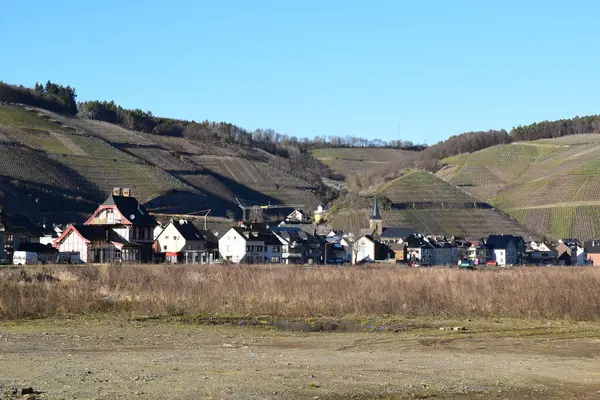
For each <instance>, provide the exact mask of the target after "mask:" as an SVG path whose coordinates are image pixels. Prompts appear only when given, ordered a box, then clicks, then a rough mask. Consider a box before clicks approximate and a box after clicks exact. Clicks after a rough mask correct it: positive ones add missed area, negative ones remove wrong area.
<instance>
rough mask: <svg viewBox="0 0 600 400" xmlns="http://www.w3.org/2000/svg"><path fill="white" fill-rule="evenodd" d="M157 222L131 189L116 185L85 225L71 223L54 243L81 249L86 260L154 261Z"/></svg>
mask: <svg viewBox="0 0 600 400" xmlns="http://www.w3.org/2000/svg"><path fill="white" fill-rule="evenodd" d="M156 225H157V223H156V220H155V219H154V217H152V216H151V215H150V214H148V212H147V211H146V209H145V208H144V207H143V206H142V205H141V204H140V203H139V202H138V201H137V200H136V199H135V198H134V197H131V192H130V191H129V189H123V190H121V189H120V188H115V189H114V190H113V194H112V195H110V196H109V197H108V199H106V201H105V202H104V203H103V204H101V205H100V206H99V207H98V209H97V210H96V211H95V212H94V213H93V214H92V216H91V217H90V218H89V219H88V220H87V221H86V222H85V224H84V225H71V226H69V227H68V228H67V229H65V231H64V232H63V233H62V235H61V236H60V237H59V238H58V239H56V240H54V242H53V246H54V247H55V248H57V249H59V251H60V252H65V251H66V252H75V251H79V252H81V260H82V261H84V262H96V263H104V262H113V261H131V262H151V261H153V249H152V244H153V242H154V237H153V231H154V228H155V227H156ZM85 227H89V229H87V228H85Z"/></svg>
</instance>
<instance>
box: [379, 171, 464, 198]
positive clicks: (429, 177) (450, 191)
mask: <svg viewBox="0 0 600 400" xmlns="http://www.w3.org/2000/svg"><path fill="white" fill-rule="evenodd" d="M377 192H378V193H379V194H382V195H384V196H386V197H387V198H389V199H390V200H391V201H392V202H393V203H394V204H396V203H412V202H435V203H440V202H449V203H472V202H474V198H473V197H471V196H469V195H468V194H466V193H465V192H463V191H462V190H460V189H458V188H457V187H455V186H453V185H451V184H448V183H447V182H444V181H443V180H441V179H440V178H438V177H436V176H435V175H433V174H431V173H429V172H426V171H409V172H407V173H406V174H405V175H403V176H401V177H399V178H396V179H394V180H392V181H390V182H387V183H385V184H384V185H383V186H382V187H381V188H380V189H379V190H378V191H377Z"/></svg>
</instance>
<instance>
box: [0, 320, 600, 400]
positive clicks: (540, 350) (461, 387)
mask: <svg viewBox="0 0 600 400" xmlns="http://www.w3.org/2000/svg"><path fill="white" fill-rule="evenodd" d="M454 327H456V328H460V330H456V331H455V330H452V328H454ZM440 328H449V329H440ZM599 334H600V324H597V323H584V322H580V323H575V322H556V321H553V322H540V321H529V320H504V319H503V320H495V319H486V320H473V321H469V320H453V321H444V320H433V319H420V320H403V321H398V320H397V321H393V322H387V323H386V322H382V323H379V324H376V325H374V326H373V327H372V331H359V332H339V331H337V332H294V331H287V330H284V329H281V328H274V327H269V326H262V327H249V326H237V325H233V324H222V325H209V324H206V323H189V322H187V323H186V322H184V320H183V319H175V318H169V319H141V320H140V319H130V318H127V317H124V316H120V317H111V316H102V317H89V316H87V317H73V318H67V317H59V318H45V319H37V320H19V321H11V322H1V323H0V389H1V390H0V398H2V399H4V398H23V396H22V395H21V391H22V389H28V388H30V387H31V388H32V389H33V392H34V393H33V394H29V395H27V394H26V395H25V396H24V398H39V399H128V398H138V399H167V398H173V399H199V398H200V399H201V398H214V399H221V398H225V399H342V398H355V399H370V398H382V399H388V398H389V399H411V398H441V399H565V398H570V399H597V398H600V358H599V356H600V339H599ZM25 392H26V393H27V390H26V391H25ZM13 393H15V394H13Z"/></svg>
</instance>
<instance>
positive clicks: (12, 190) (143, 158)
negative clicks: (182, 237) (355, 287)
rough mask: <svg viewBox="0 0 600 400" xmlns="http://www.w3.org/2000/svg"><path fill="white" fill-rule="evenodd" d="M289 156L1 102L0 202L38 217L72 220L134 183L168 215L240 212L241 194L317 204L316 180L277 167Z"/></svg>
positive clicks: (254, 198) (145, 199) (156, 208)
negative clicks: (140, 130) (143, 130)
mask: <svg viewBox="0 0 600 400" xmlns="http://www.w3.org/2000/svg"><path fill="white" fill-rule="evenodd" d="M284 162H285V160H282V159H281V157H278V156H276V155H273V154H269V153H268V152H266V151H264V150H260V149H255V148H252V147H249V146H240V145H235V146H233V145H232V146H218V145H215V144H206V143H202V142H199V141H194V140H190V139H186V138H183V137H168V136H161V135H153V134H148V133H141V132H135V131H131V130H128V129H125V128H122V127H120V126H117V125H114V124H110V123H107V122H102V121H96V120H90V119H86V118H79V117H71V116H65V115H61V114H55V113H52V112H49V111H45V110H41V109H36V108H31V107H21V106H8V105H0V202H1V203H3V204H5V207H6V208H7V210H14V211H22V212H27V213H28V214H31V215H32V217H34V218H35V219H38V220H39V219H42V218H44V219H49V220H52V221H53V222H69V221H72V220H74V219H76V218H77V217H78V216H79V215H81V213H87V212H89V211H91V210H93V208H94V207H95V206H96V204H97V203H98V202H99V201H101V200H103V199H104V198H105V197H106V196H107V195H108V194H109V193H110V191H111V189H112V188H113V187H129V188H131V189H132V191H133V193H134V195H135V196H136V197H137V198H138V199H139V200H140V201H141V202H143V203H144V204H145V206H146V207H147V208H148V209H149V210H150V211H154V212H160V213H171V214H177V213H189V212H195V211H200V210H206V209H211V216H220V217H225V216H230V215H237V216H238V217H239V216H240V215H241V214H240V210H239V208H238V207H237V202H236V198H239V199H243V200H245V201H247V202H252V203H257V204H269V203H270V204H302V205H304V206H305V208H306V209H308V210H310V209H313V207H315V206H316V205H317V204H318V202H319V200H318V199H317V197H316V196H315V195H314V194H313V192H314V191H315V188H314V185H313V184H311V183H310V182H307V181H304V180H303V179H301V178H299V177H297V176H293V175H291V174H289V173H287V172H285V171H283V170H282V169H281V168H279V167H278V166H279V165H282V164H283V163H284ZM57 199H60V200H57ZM65 211H73V213H70V212H65ZM284 212H286V210H285V209H283V210H277V213H280V214H281V213H284Z"/></svg>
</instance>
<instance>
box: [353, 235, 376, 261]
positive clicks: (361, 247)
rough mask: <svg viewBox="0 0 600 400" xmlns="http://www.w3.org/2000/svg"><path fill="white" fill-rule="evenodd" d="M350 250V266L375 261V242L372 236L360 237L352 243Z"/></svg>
mask: <svg viewBox="0 0 600 400" xmlns="http://www.w3.org/2000/svg"><path fill="white" fill-rule="evenodd" d="M352 249H353V250H352V253H353V254H352V264H357V263H360V262H362V261H375V240H374V239H373V237H372V236H369V235H363V236H361V237H360V238H359V239H358V240H357V241H355V242H354V244H353V245H352Z"/></svg>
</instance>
